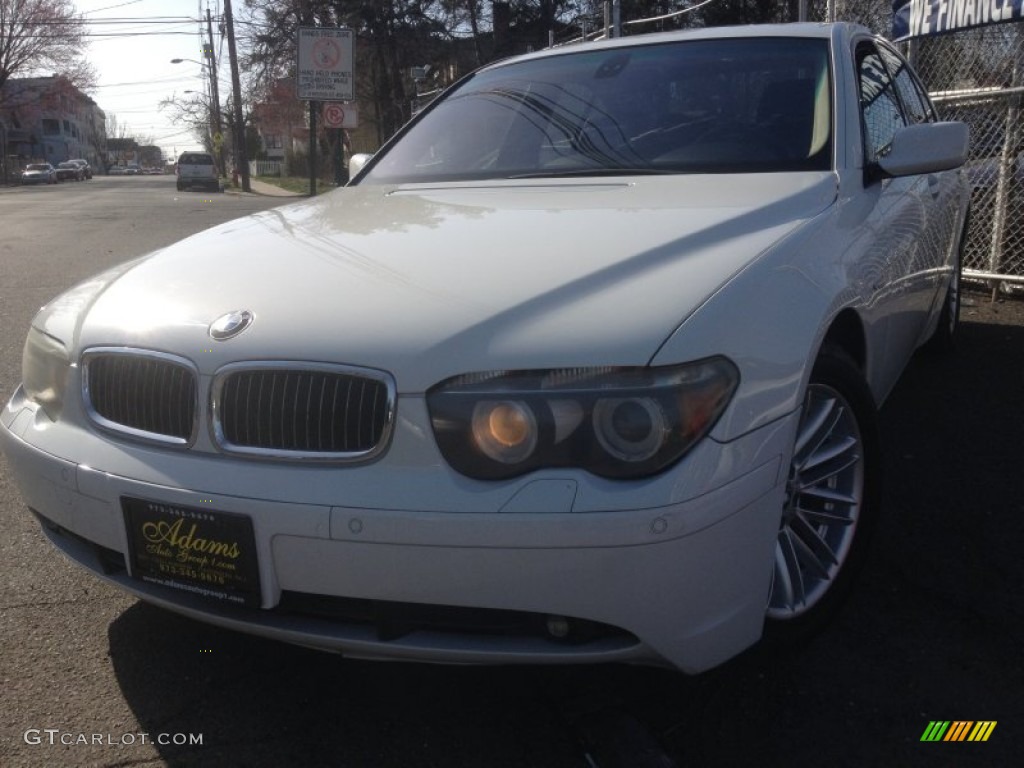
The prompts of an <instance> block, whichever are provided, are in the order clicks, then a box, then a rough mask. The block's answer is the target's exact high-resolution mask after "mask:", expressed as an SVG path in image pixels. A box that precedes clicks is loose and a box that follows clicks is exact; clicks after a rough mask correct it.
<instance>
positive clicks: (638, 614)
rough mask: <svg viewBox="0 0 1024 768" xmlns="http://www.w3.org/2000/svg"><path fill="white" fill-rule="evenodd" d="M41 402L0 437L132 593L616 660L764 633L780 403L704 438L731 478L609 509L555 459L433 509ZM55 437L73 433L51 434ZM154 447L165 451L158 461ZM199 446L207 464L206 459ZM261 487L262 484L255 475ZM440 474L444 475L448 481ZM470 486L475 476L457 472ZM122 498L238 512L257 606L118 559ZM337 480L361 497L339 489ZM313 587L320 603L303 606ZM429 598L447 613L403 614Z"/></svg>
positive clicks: (734, 643) (16, 464)
mask: <svg viewBox="0 0 1024 768" xmlns="http://www.w3.org/2000/svg"><path fill="white" fill-rule="evenodd" d="M413 410H414V409H413ZM406 413H407V414H408V413H409V411H408V410H407V412H406ZM44 420H45V417H43V416H41V414H39V413H38V412H37V410H36V408H35V406H33V405H31V404H30V403H27V402H26V401H25V400H24V398H22V397H20V395H19V394H16V395H15V397H14V398H13V399H12V401H11V403H10V404H9V405H8V406H7V408H6V410H5V411H4V412H3V414H2V419H0V422H2V424H0V448H2V450H3V452H4V453H5V455H6V456H7V459H8V462H9V464H10V466H11V470H12V474H13V476H14V478H15V480H16V482H17V484H18V485H19V487H20V489H21V492H22V495H23V498H24V500H25V502H26V503H27V504H28V506H29V507H30V508H31V509H32V510H33V511H34V512H35V513H36V514H37V515H38V516H39V517H40V519H41V522H42V524H43V528H44V531H45V532H46V533H47V535H48V536H49V537H50V539H51V541H53V543H54V544H55V545H56V546H57V547H58V548H60V549H61V550H62V551H63V552H64V553H65V554H66V555H68V556H69V557H70V558H71V559H73V560H74V561H75V562H77V563H79V564H80V565H82V566H84V567H86V568H87V569H89V570H90V571H92V572H93V573H94V574H96V575H97V576H99V577H100V578H103V579H105V580H106V581H108V582H110V583H113V584H115V585H116V586H119V587H121V588H123V589H125V590H128V591H129V592H132V593H133V594H135V595H137V596H138V597H140V598H142V599H144V600H146V601H149V602H152V603H155V604H157V605H160V606H163V607H165V608H168V609H171V610H174V611H177V612H179V613H182V614H185V615H187V616H190V617H193V618H196V619H199V620H202V621H206V622H210V623H213V624H216V625H219V626H223V627H227V628H232V629H237V630H241V631H245V632H249V633H253V634H258V635H262V636H266V637H271V638H276V639H279V640H284V641H287V642H291V643H296V644H299V645H304V646H310V647H315V648H320V649H324V650H330V651H336V652H340V653H343V654H345V655H348V656H355V657H361V658H398V659H409V660H421V661H435V662H456V663H498V664H502V663H518V662H522V663H544V662H556V663H568V662H598V661H628V662H638V663H650V664H666V663H667V664H671V665H673V666H676V667H679V668H681V669H682V670H684V671H687V672H699V671H702V670H704V669H708V668H710V667H713V666H715V665H717V664H720V663H722V662H723V661H725V660H727V659H729V658H730V657H732V656H734V655H736V654H737V653H739V652H740V651H742V650H743V649H744V648H746V647H748V646H749V645H751V644H753V643H754V642H756V640H757V639H758V638H759V637H760V634H761V631H762V626H763V621H764V610H765V605H766V603H767V598H768V591H769V588H770V573H771V563H772V553H773V549H774V542H775V536H776V533H777V530H778V524H779V516H780V512H781V508H782V495H783V485H782V483H781V482H780V474H782V469H781V468H782V467H784V466H785V458H786V456H785V451H786V448H785V446H787V445H789V444H791V439H792V430H793V428H794V425H793V424H792V421H793V419H792V418H788V419H784V420H782V421H780V422H776V423H775V424H772V425H769V426H768V427H765V428H763V429H761V430H758V431H757V432H755V433H751V434H749V435H747V436H745V437H743V438H741V439H740V440H738V441H735V444H730V445H729V446H727V447H721V446H716V447H714V449H715V450H718V451H720V452H721V453H722V456H721V457H720V459H719V461H720V462H721V461H727V462H735V463H736V464H737V466H735V467H733V468H732V470H730V471H731V474H732V476H731V478H730V479H729V480H728V481H726V482H721V483H719V484H718V485H717V487H715V488H713V489H712V490H709V491H707V492H705V493H702V494H701V495H700V496H698V497H696V498H689V499H685V500H681V501H673V502H672V503H668V504H662V505H657V506H651V505H649V504H648V503H643V504H640V503H636V504H634V505H632V506H631V505H630V503H629V502H631V501H632V502H637V501H638V500H639V499H641V498H643V496H642V495H637V494H630V493H628V492H623V493H622V494H621V499H618V500H617V504H618V505H619V508H616V509H609V510H607V511H599V512H580V511H573V508H572V499H571V497H570V498H569V503H568V506H566V503H565V498H566V497H565V495H564V494H563V493H562V490H566V489H568V488H570V486H572V484H573V483H574V482H575V481H573V480H571V479H559V478H564V477H565V473H561V474H558V475H553V476H551V477H546V478H541V479H539V480H537V479H530V478H527V479H524V480H521V481H519V482H520V484H524V487H526V488H527V491H526V495H527V496H531V494H532V495H537V494H538V493H539V494H540V497H541V499H540V501H539V502H538V500H537V499H533V500H532V501H530V503H529V504H527V506H526V507H522V506H518V507H517V506H516V505H506V506H505V507H503V508H502V509H501V510H498V511H486V512H474V511H466V510H467V509H470V510H471V504H470V502H467V499H466V498H461V499H456V498H453V499H452V503H451V509H453V510H460V511H438V501H437V499H436V498H434V499H431V500H430V505H427V504H424V507H428V506H429V507H430V511H421V510H419V509H408V508H406V509H396V508H375V507H373V506H372V505H370V504H367V503H366V499H367V495H366V493H365V492H364V493H355V492H353V493H351V494H350V493H346V489H345V488H344V487H340V488H339V489H338V490H337V491H336V495H335V498H337V499H338V501H339V503H329V504H328V503H323V501H324V499H323V496H322V494H320V493H314V491H313V490H311V489H310V487H309V486H307V485H304V484H303V483H301V482H299V483H294V482H293V483H292V484H291V489H290V492H280V486H281V483H282V482H286V479H287V477H288V473H289V472H290V471H291V472H294V471H295V470H294V469H291V468H289V467H287V466H283V467H282V466H276V465H263V466H262V467H260V468H259V469H258V471H259V472H260V473H261V474H263V475H270V476H275V475H276V476H277V478H278V479H276V480H274V479H272V480H271V482H269V483H265V484H264V485H262V486H261V485H259V484H257V483H255V482H253V483H245V482H244V480H243V481H239V480H238V477H239V474H238V473H239V472H240V473H241V474H242V475H244V473H245V471H248V470H249V465H251V464H252V463H251V462H237V461H235V460H226V459H223V458H220V457H218V458H215V459H214V458H210V457H206V458H203V457H187V456H184V455H182V454H176V455H172V456H161V455H160V454H159V453H158V452H156V451H152V450H149V449H144V448H141V447H138V446H134V445H131V444H118V443H116V442H113V441H111V440H110V439H109V438H106V437H104V436H103V435H100V434H97V433H95V432H92V431H91V430H78V429H75V428H73V427H70V426H69V427H63V426H62V425H59V424H57V425H53V424H49V425H47V424H46V423H45V421H44ZM413 420H415V419H413ZM41 423H42V426H41V427H40V424H41ZM62 429H66V430H74V431H75V432H76V434H75V436H74V439H73V440H69V439H67V436H66V435H64V436H63V437H62V438H60V439H54V434H55V432H58V431H60V430H62ZM71 444H73V445H75V448H74V450H64V448H65V447H66V446H67V445H71ZM58 448H59V449H60V450H58ZM709 450H710V448H709ZM61 453H63V454H65V455H66V457H65V456H62V455H59V454H61ZM397 453H399V455H400V454H401V451H398V452H397ZM154 456H158V457H159V458H160V460H161V467H160V470H159V472H157V471H156V470H154V469H153V466H152V459H153V457H154ZM739 457H743V460H742V462H740V461H739ZM211 463H213V464H219V465H220V466H219V467H218V468H217V470H216V471H212V472H211V471H210V470H209V465H210V464H211ZM115 465H116V470H117V471H114V470H113V468H114V467H115ZM230 466H234V467H236V468H237V469H238V472H232V471H230V469H229V467H230ZM401 470H402V467H401V462H400V461H399V462H398V466H396V467H394V468H393V469H392V468H389V467H388V466H387V465H386V462H384V466H381V465H380V463H378V465H375V466H374V473H375V474H374V478H375V482H380V478H381V477H387V475H388V474H389V473H390V472H394V473H399V474H394V475H393V477H392V482H393V483H395V484H401V483H402V482H403V476H402V475H401V474H400V472H401ZM342 471H343V472H353V473H360V472H363V471H367V470H365V468H363V469H361V468H352V469H345V470H342ZM673 472H678V474H679V475H680V477H679V479H678V481H677V484H681V483H683V482H685V480H686V476H685V472H686V462H685V461H684V462H683V464H682V465H681V466H680V467H678V468H676V470H673ZM131 475H134V477H133V476H131ZM232 478H233V479H232ZM781 479H784V477H783V478H781ZM458 486H459V481H458V478H456V482H455V483H454V485H453V487H455V488H458ZM270 487H276V488H277V489H278V492H277V493H275V494H271V493H269V490H268V489H269V488H270ZM619 487H624V486H621V485H620V486H619ZM241 488H252V489H253V491H249V492H240V489H241ZM530 489H533V490H532V491H531V490H530ZM560 489H562V490H560ZM254 491H255V492H254ZM438 492H439V493H441V494H451V493H452V488H441V489H439V491H438ZM567 492H568V491H567ZM466 494H470V495H471V494H472V491H471V489H470V488H469V487H467V489H466V490H465V491H464V492H463V495H466ZM381 495H382V497H383V498H387V494H385V493H383V492H382V494H381ZM548 495H550V499H551V501H550V506H549V508H547V509H545V507H544V504H545V502H544V498H548ZM314 496H316V497H317V498H315V499H314ZM126 497H130V498H139V499H146V500H151V501H158V502H161V503H164V504H169V505H179V506H181V507H189V508H197V507H199V506H200V505H203V506H204V507H209V508H211V509H215V510H217V511H219V512H227V513H235V514H239V515H245V516H247V517H248V518H250V519H251V520H252V524H253V530H254V534H255V546H256V554H257V562H258V570H259V581H260V598H259V602H260V607H258V608H241V607H236V606H233V605H230V604H227V603H224V602H220V601H215V600H211V599H208V598H203V597H199V596H196V595H194V594H191V593H188V592H185V591H181V590H177V589H172V588H169V587H165V586H160V585H157V584H151V583H147V582H143V581H141V580H139V579H137V578H133V576H132V574H131V570H132V566H131V562H130V558H129V557H127V553H128V551H129V542H128V536H127V533H126V527H125V523H124V515H123V513H122V499H123V498H126ZM285 498H288V500H287V501H286V500H284V499H285ZM349 498H352V499H354V500H356V501H358V502H361V503H352V504H343V503H340V502H342V501H345V500H348V499H349ZM513 498H514V499H519V498H521V496H516V495H515V494H513ZM311 499H313V502H314V503H305V502H310V500H311ZM467 505H469V506H467ZM442 506H443V505H442ZM527 507H528V511H515V510H517V509H526V508H527ZM316 601H319V603H318V605H319V607H320V608H326V609H327V610H308V607H309V605H310V604H311V602H316ZM297 605H298V606H304V607H300V608H296V606H297ZM417 608H418V609H420V610H415V609H417ZM410 609H413V610H410ZM432 612H433V614H435V615H437V616H441V617H443V619H444V620H441V621H434V620H431V619H429V618H428V619H427V620H423V621H420V620H418V619H416V618H415V616H419V617H421V618H422V617H423V616H424V615H429V614H431V613H432ZM474 612H475V613H474ZM469 614H472V616H471V617H470V618H469V619H467V620H465V621H464V620H463V619H464V618H466V617H467V616H469ZM481 616H482V617H483V625H486V628H484V629H481V622H480V621H479V619H480V618H481ZM410 617H413V618H410ZM553 617H557V618H554V624H551V623H550V621H549V620H551V619H552V618H553ZM513 618H514V619H515V620H516V621H517V622H518V624H517V626H520V625H526V626H536V627H537V628H538V631H536V632H533V631H520V630H519V629H517V630H516V631H506V629H500V630H495V629H494V628H495V627H496V626H498V625H501V626H502V627H504V626H505V625H506V624H507V623H509V622H506V620H510V622H511V623H516V621H511V620H512V619H513ZM566 622H567V623H568V625H569V626H573V627H577V626H582V627H583V628H584V630H585V631H583V632H581V633H580V635H578V636H575V635H573V634H570V637H569V638H568V639H563V638H560V637H558V636H557V635H558V633H557V632H552V631H550V630H551V627H552V626H555V627H557V626H559V624H562V625H565V623H566ZM595 628H596V631H594V630H595ZM520 629H521V627H520Z"/></svg>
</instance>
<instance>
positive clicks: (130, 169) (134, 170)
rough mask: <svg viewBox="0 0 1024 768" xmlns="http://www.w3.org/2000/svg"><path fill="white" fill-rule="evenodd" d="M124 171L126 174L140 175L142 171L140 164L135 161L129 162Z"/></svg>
mask: <svg viewBox="0 0 1024 768" xmlns="http://www.w3.org/2000/svg"><path fill="white" fill-rule="evenodd" d="M124 173H125V175H126V176H138V175H139V173H140V171H139V166H138V165H136V164H135V163H128V165H126V166H125V168H124Z"/></svg>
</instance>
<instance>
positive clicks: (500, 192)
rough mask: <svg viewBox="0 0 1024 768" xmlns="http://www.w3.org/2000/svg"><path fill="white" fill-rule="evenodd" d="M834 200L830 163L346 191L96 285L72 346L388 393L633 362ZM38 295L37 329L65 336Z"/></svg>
mask: <svg viewBox="0 0 1024 768" xmlns="http://www.w3.org/2000/svg"><path fill="white" fill-rule="evenodd" d="M835 196H836V181H835V177H834V176H833V175H832V174H830V173H813V174H807V173H805V174H763V175H748V176H691V177H679V176H671V177H668V176H665V177H641V178H635V179H629V180H623V181H621V182H619V181H618V180H613V181H602V182H601V183H595V182H592V181H590V180H569V181H566V180H564V179H563V180H557V181H549V180H536V181H533V180H530V181H527V180H524V181H520V182H500V183H491V184H488V183H479V182H478V183H472V184H457V185H452V184H447V185H439V186H433V187H427V186H423V185H415V186H405V187H385V186H369V185H365V186H359V187H352V188H346V189H342V190H337V191H336V192H334V193H331V194H328V195H325V196H323V197H320V198H317V199H315V200H310V201H304V202H301V203H298V204H294V205H290V206H286V207H283V208H278V209H274V210H270V211H265V212H263V213H259V214H256V215H253V216H249V217H247V218H244V219H238V220H236V221H233V222H229V223H227V224H224V225H221V226H219V227H216V228H214V229H211V230H208V231H206V232H203V233H200V234H198V235H195V236H193V237H190V238H188V239H186V240H183V241H181V242H179V243H177V244H175V245H173V246H171V247H169V248H166V249H164V250H163V251H160V252H158V253H156V254H153V255H151V256H149V257H147V258H145V259H141V260H139V261H137V262H135V263H134V264H132V265H128V266H125V267H123V268H121V269H119V270H115V271H114V272H112V273H110V274H109V275H107V276H102V277H101V278H98V279H96V280H94V281H93V282H92V287H91V288H89V289H85V290H84V294H83V295H85V294H87V295H88V300H87V301H83V302H80V303H81V305H82V306H81V307H79V308H78V309H77V311H76V317H75V319H74V330H73V332H72V336H73V337H74V338H73V342H72V344H73V346H74V347H75V351H78V350H81V349H83V348H86V347H91V346H97V345H129V346H138V347H145V348H149V349H157V350H163V351H168V352H172V353H176V354H179V355H184V356H186V357H188V358H190V359H192V360H194V361H195V362H196V363H197V364H198V365H199V366H200V369H201V370H202V371H203V372H204V373H209V372H211V371H213V370H215V369H216V368H217V367H219V366H220V365H223V364H224V363H227V362H231V361H236V360H242V359H250V360H251V359H285V360H288V359H291V360H316V361H327V362H340V363H349V364H354V365H362V366H368V367H374V368H379V369H382V370H386V371H390V372H391V373H392V374H393V375H394V376H395V378H396V381H397V384H398V386H399V389H400V391H403V392H418V391H423V390H425V389H426V388H428V387H429V386H431V385H432V384H435V383H437V382H438V381H440V380H442V379H444V378H446V377H448V376H451V375H455V374H458V373H464V372H466V371H468V370H481V369H504V368H541V367H563V366H567V367H575V366H591V365H643V364H646V363H647V362H648V361H649V360H650V359H651V357H652V356H653V355H654V354H655V352H656V351H657V349H658V347H659V346H660V345H661V344H662V343H663V341H664V340H665V338H666V337H668V336H669V334H671V333H672V332H673V330H674V329H675V328H676V327H678V325H679V324H680V323H681V322H682V321H683V320H684V319H685V318H686V317H687V316H689V315H690V314H691V313H692V312H694V311H695V310H696V309H697V308H698V307H699V306H700V305H701V303H703V302H704V301H706V300H707V299H708V298H709V296H711V295H712V294H713V293H714V292H715V291H716V290H717V289H718V288H719V287H721V286H722V285H723V284H724V283H725V282H726V281H728V280H729V279H730V278H731V277H733V276H734V275H736V274H737V273H738V272H739V271H741V270H742V269H743V268H744V266H746V265H747V264H748V263H749V262H750V261H751V260H752V259H753V258H756V257H757V255H758V254H760V253H762V252H763V251H764V250H765V249H766V248H767V247H768V246H770V245H771V244H772V243H774V242H776V241H777V240H778V239H779V238H781V237H784V236H785V235H786V234H787V233H789V232H791V231H792V230H793V229H794V228H795V227H797V226H799V225H800V224H801V222H803V221H806V220H807V219H808V218H810V217H812V216H814V215H816V214H817V213H819V212H820V211H822V210H823V209H824V208H826V207H828V206H829V205H831V204H832V202H833V201H834V199H835ZM681 201H688V202H687V203H686V204H685V205H683V204H682V202H681ZM72 293H73V292H72ZM55 304H56V305H57V306H56V307H55V310H54V312H53V313H52V314H50V315H48V313H47V312H46V311H44V312H43V313H42V314H41V315H40V318H37V323H39V324H41V326H43V327H44V329H47V325H48V323H49V325H51V326H55V330H56V331H57V332H56V333H55V334H54V335H58V337H60V338H64V339H67V338H68V336H67V335H62V333H63V332H62V331H61V329H60V328H59V326H60V322H59V315H60V314H61V312H60V304H61V302H60V301H59V300H58V301H57V302H55ZM71 304H74V302H71ZM68 306H69V304H68V302H66V301H65V302H64V308H65V310H66V309H67V307H68ZM235 310H249V311H251V312H252V313H253V315H254V321H253V323H252V325H251V327H249V328H248V329H247V330H246V331H244V332H243V333H241V334H240V335H239V336H237V337H235V338H233V339H230V340H228V341H223V342H217V341H213V340H212V339H211V338H210V336H209V334H208V329H209V326H210V324H211V323H212V322H213V321H214V320H216V319H217V318H218V317H221V316H222V315H224V314H226V313H228V312H232V311H235ZM64 314H65V315H66V314H67V313H66V311H65V313H64ZM65 319H66V318H65Z"/></svg>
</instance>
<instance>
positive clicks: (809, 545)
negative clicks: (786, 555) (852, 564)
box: [790, 515, 839, 579]
mask: <svg viewBox="0 0 1024 768" xmlns="http://www.w3.org/2000/svg"><path fill="white" fill-rule="evenodd" d="M790 529H791V530H792V531H793V543H794V544H795V546H796V550H797V554H798V555H799V556H800V562H802V563H803V564H804V565H806V566H807V567H808V568H810V569H811V571H813V572H814V575H815V576H817V577H818V578H820V579H829V578H831V573H830V569H831V568H833V567H834V566H837V565H839V561H838V560H837V559H836V555H835V552H833V551H832V548H831V547H830V546H829V545H828V542H826V541H825V540H824V539H823V538H822V537H821V536H820V535H819V534H818V531H817V530H815V529H814V527H813V526H812V525H811V524H810V523H808V522H807V521H806V520H804V519H803V518H802V517H801V516H800V515H794V516H793V519H792V522H791V524H790Z"/></svg>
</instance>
